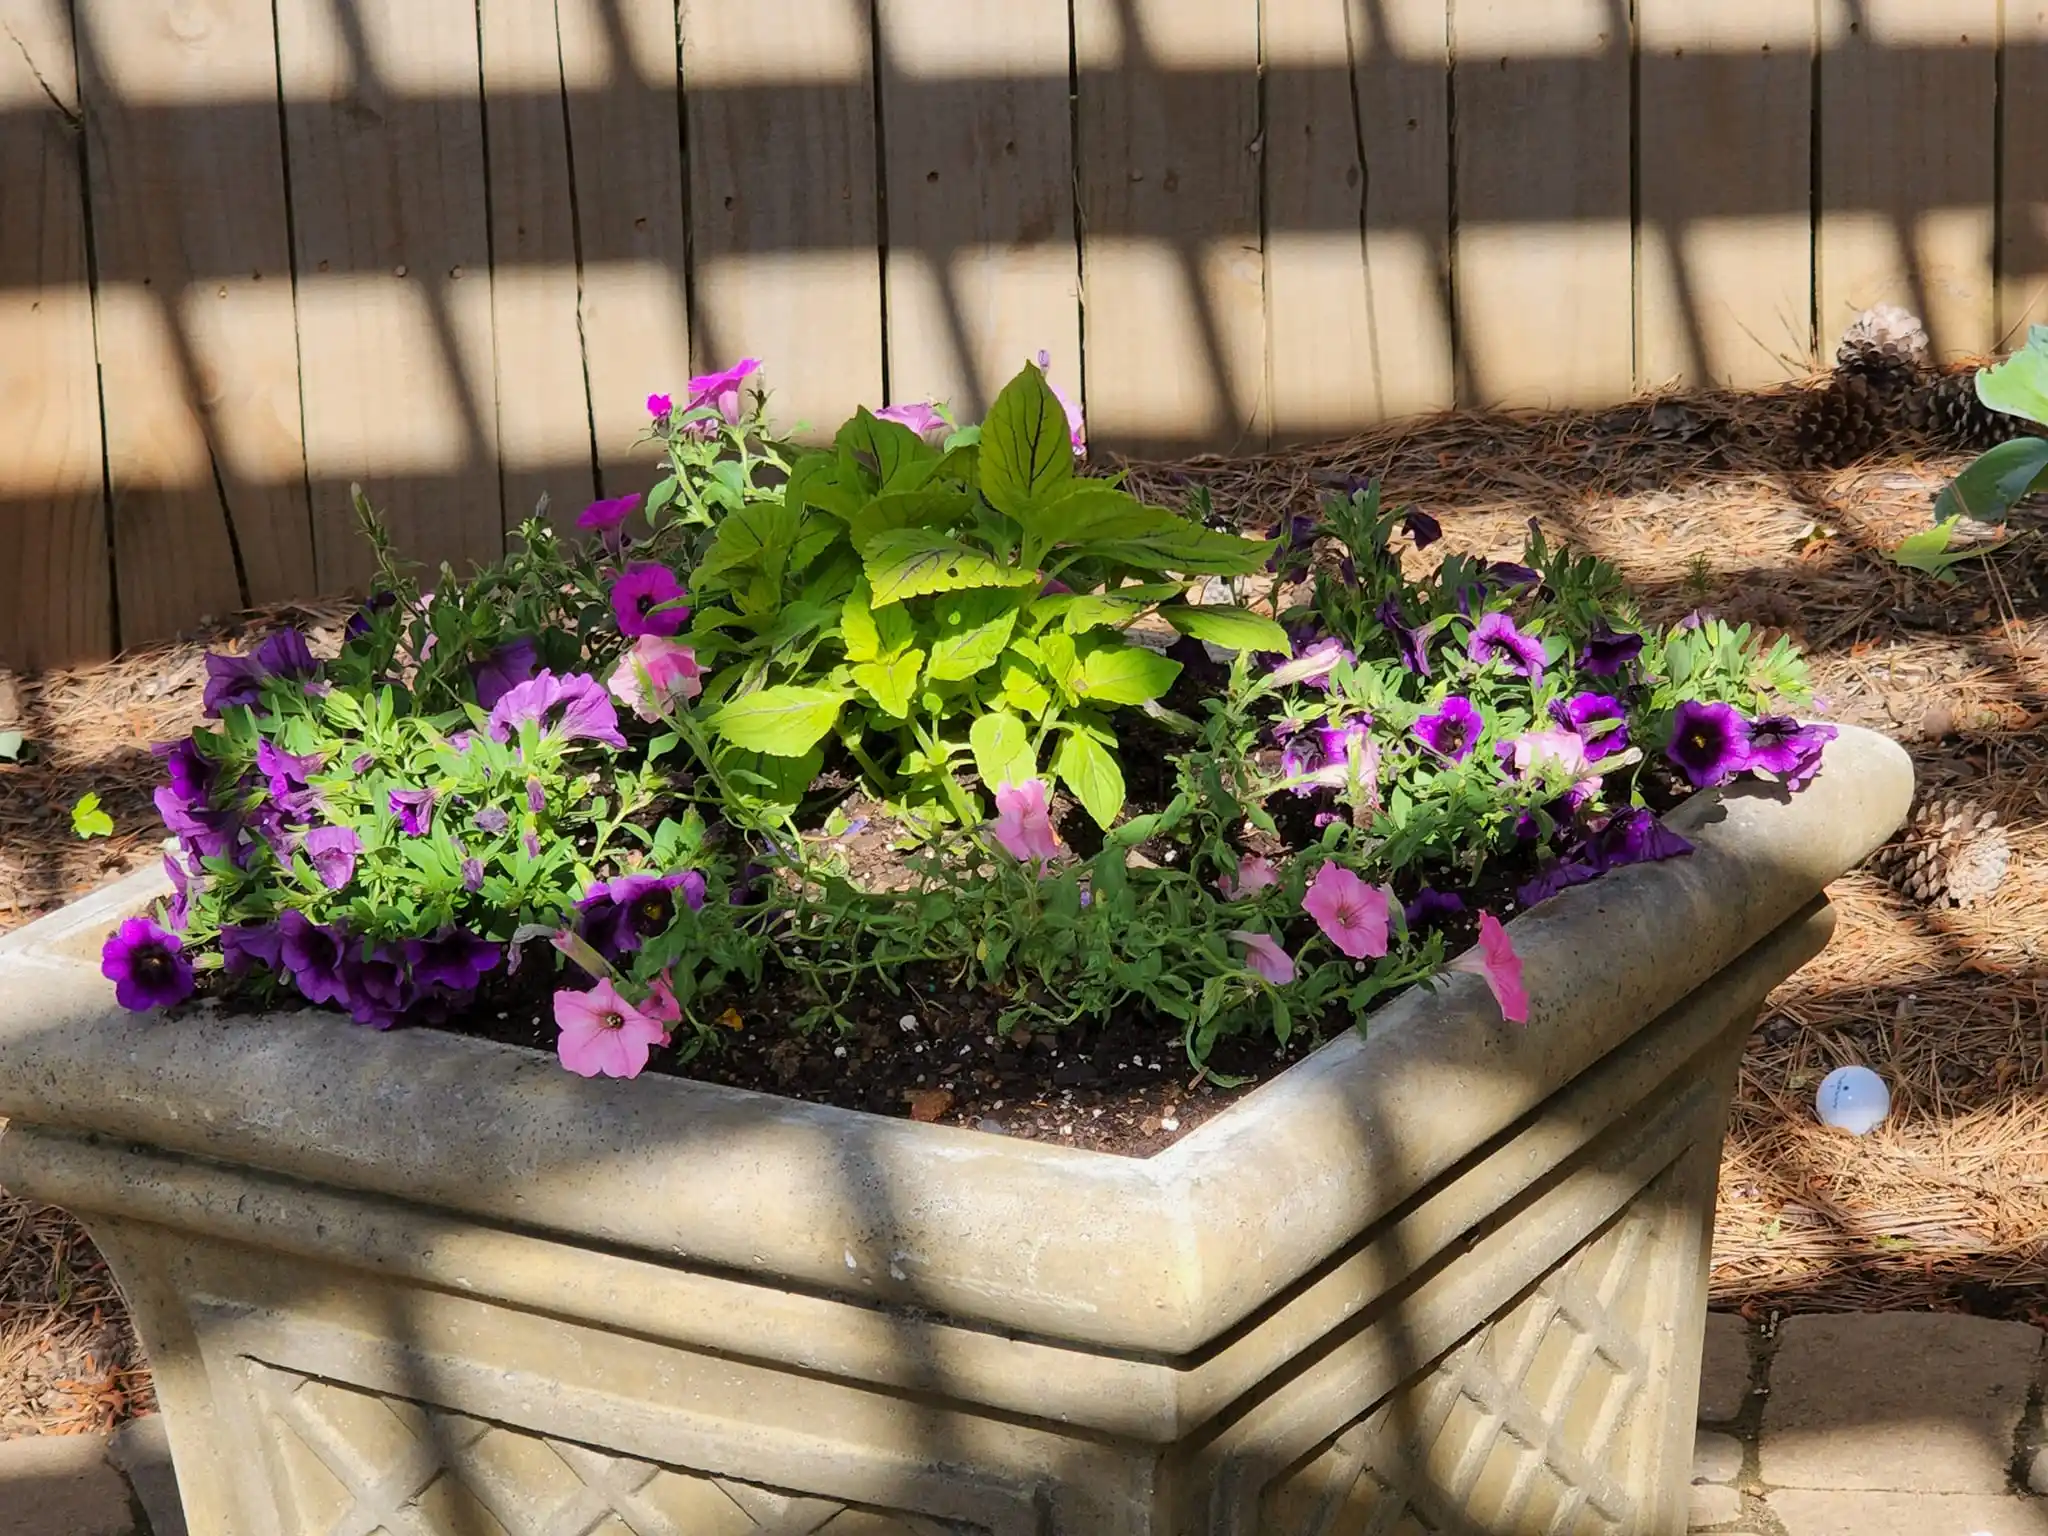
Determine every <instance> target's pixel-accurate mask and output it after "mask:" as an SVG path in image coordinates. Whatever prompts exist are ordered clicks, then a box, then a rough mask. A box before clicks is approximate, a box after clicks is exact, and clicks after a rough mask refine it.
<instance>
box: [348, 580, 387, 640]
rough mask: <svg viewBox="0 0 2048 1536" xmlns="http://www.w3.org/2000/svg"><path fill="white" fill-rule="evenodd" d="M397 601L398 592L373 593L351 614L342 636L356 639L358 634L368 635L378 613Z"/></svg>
mask: <svg viewBox="0 0 2048 1536" xmlns="http://www.w3.org/2000/svg"><path fill="white" fill-rule="evenodd" d="M397 601H398V594H397V593H396V592H373V593H371V594H370V600H369V601H368V602H366V603H364V604H363V606H362V607H360V608H358V609H357V610H356V611H355V612H354V613H352V614H350V615H349V619H348V623H347V625H346V626H345V627H344V628H343V629H342V632H341V633H342V638H343V639H345V640H354V639H356V638H357V637H358V636H361V635H367V634H368V633H369V632H370V627H371V625H373V624H374V623H375V622H376V619H377V615H378V614H380V613H382V612H383V611H384V610H385V609H386V608H389V607H390V606H391V605H392V604H393V603H395V602H397Z"/></svg>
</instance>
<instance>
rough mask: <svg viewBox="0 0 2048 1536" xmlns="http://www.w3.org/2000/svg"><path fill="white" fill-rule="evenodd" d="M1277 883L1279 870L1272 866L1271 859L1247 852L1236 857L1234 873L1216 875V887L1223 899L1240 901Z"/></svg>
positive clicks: (1278, 881)
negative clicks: (1235, 870)
mask: <svg viewBox="0 0 2048 1536" xmlns="http://www.w3.org/2000/svg"><path fill="white" fill-rule="evenodd" d="M1279 883H1280V871H1279V870H1277V869H1275V868H1274V867H1273V861H1272V860H1271V859H1268V858H1263V857H1261V856H1260V855H1259V854H1256V853H1247V854H1245V855H1243V856H1242V857H1241V858H1239V859H1238V861H1237V873H1236V874H1234V875H1219V876H1218V877H1217V879H1216V889H1217V890H1218V891H1219V892H1220V893H1221V894H1222V896H1223V899H1224V900H1225V901H1242V900H1244V899H1245V897H1247V896H1256V895H1257V894H1258V893H1259V892H1260V891H1263V890H1265V889H1266V888H1267V887H1268V886H1273V885H1278V884H1279Z"/></svg>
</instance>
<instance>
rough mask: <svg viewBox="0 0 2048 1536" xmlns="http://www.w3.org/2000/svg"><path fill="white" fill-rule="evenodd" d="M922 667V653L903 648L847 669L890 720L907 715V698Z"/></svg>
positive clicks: (908, 708) (915, 686)
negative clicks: (884, 658) (893, 654)
mask: <svg viewBox="0 0 2048 1536" xmlns="http://www.w3.org/2000/svg"><path fill="white" fill-rule="evenodd" d="M923 666H924V652H923V651H920V650H916V649H912V650H908V651H905V652H904V653H903V654H902V655H901V656H897V657H894V658H892V659H891V660H888V661H864V662H862V663H861V664H860V665H859V666H857V667H853V668H850V669H849V675H850V676H851V677H852V678H853V680H854V682H855V683H856V684H858V685H859V687H860V689H861V691H862V692H863V693H865V694H866V695H867V696H868V697H869V698H871V699H873V700H874V701H875V706H876V707H877V708H878V709H880V710H881V711H882V713H883V714H885V715H888V716H890V717H891V718H892V719H896V720H905V719H908V718H909V716H910V701H911V700H912V699H913V698H914V697H916V694H917V679H918V674H919V672H920V670H921V669H922V668H923Z"/></svg>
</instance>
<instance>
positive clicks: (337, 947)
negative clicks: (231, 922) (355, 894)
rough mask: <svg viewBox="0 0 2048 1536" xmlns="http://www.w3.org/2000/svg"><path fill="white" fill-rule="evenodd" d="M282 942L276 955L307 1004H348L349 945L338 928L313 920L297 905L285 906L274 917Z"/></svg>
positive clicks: (344, 934)
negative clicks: (347, 969) (276, 916)
mask: <svg viewBox="0 0 2048 1536" xmlns="http://www.w3.org/2000/svg"><path fill="white" fill-rule="evenodd" d="M277 926H278V932H279V934H280V935H281V942H280V943H279V945H278V958H279V959H280V960H282V961H283V962H284V968H285V970H287V971H289V972H290V973H291V978H292V985H293V986H295V987H297V988H298V989H299V996H301V997H303V998H304V999H305V1000H306V1001H307V1002H309V1003H334V1004H337V1005H339V1006H341V1007H347V1006H348V1004H347V1001H346V1000H347V997H348V982H347V979H346V978H345V976H344V975H343V971H344V969H345V967H346V964H347V961H348V953H349V949H350V947H351V944H350V940H349V937H348V935H347V934H346V933H344V932H343V931H342V930H341V929H340V928H336V927H327V926H322V925H320V924H318V923H315V922H314V921H313V920H312V919H311V918H310V917H308V916H306V914H305V913H303V912H301V911H298V910H297V909H296V908H290V907H288V908H286V909H285V911H284V912H283V913H281V914H280V915H279V916H278V919H277Z"/></svg>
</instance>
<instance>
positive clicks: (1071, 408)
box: [1038, 347, 1088, 459]
mask: <svg viewBox="0 0 2048 1536" xmlns="http://www.w3.org/2000/svg"><path fill="white" fill-rule="evenodd" d="M1038 371H1039V372H1040V373H1042V374H1044V375H1045V376H1046V377H1045V383H1046V387H1047V388H1048V389H1050V390H1051V391H1052V397H1053V398H1054V399H1055V400H1057V401H1059V403H1060V409H1061V410H1063V411H1065V412H1066V413H1067V441H1068V442H1070V443H1071V444H1073V447H1074V456H1075V457H1076V458H1082V459H1085V458H1087V457H1088V427H1087V424H1086V423H1085V422H1083V421H1082V420H1081V407H1079V406H1078V405H1076V404H1074V402H1073V401H1072V400H1070V399H1068V398H1067V392H1066V391H1065V390H1063V389H1061V388H1060V387H1059V385H1057V384H1055V383H1053V381H1052V354H1051V353H1050V352H1048V351H1046V350H1045V349H1044V348H1043V347H1041V348H1039V351H1038Z"/></svg>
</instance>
